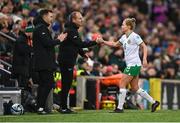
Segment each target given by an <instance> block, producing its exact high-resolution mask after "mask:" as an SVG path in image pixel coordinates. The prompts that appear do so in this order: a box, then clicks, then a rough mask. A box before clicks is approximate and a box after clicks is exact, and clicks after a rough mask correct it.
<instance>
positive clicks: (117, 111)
mask: <svg viewBox="0 0 180 123" xmlns="http://www.w3.org/2000/svg"><path fill="white" fill-rule="evenodd" d="M110 113H124V110H123V109H118V108H116V109H114V111H113V112H110Z"/></svg>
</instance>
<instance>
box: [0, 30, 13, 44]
mask: <svg viewBox="0 0 180 123" xmlns="http://www.w3.org/2000/svg"><path fill="white" fill-rule="evenodd" d="M0 35H2V36H3V37H5V38H7V39H10V40H11V41H13V42H15V41H16V39H15V38H13V37H11V36H9V35H7V34H6V33H4V32H1V31H0Z"/></svg>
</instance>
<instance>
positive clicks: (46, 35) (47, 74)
mask: <svg viewBox="0 0 180 123" xmlns="http://www.w3.org/2000/svg"><path fill="white" fill-rule="evenodd" d="M52 21H53V12H52V11H51V10H47V9H43V10H41V11H40V13H39V16H38V17H37V18H36V19H35V20H34V25H35V29H34V31H33V49H34V60H35V61H34V62H35V63H34V65H35V66H34V69H35V70H36V71H37V73H38V78H39V82H38V84H39V87H38V97H37V103H38V113H39V114H46V113H47V111H45V103H46V99H47V97H48V94H49V92H50V90H51V89H52V88H53V81H54V80H53V71H54V69H55V50H54V46H55V45H59V44H61V41H63V40H64V39H65V38H66V36H67V34H60V35H59V36H58V37H57V39H55V40H53V39H52V37H51V33H50V31H49V29H48V27H49V26H50V24H51V23H52Z"/></svg>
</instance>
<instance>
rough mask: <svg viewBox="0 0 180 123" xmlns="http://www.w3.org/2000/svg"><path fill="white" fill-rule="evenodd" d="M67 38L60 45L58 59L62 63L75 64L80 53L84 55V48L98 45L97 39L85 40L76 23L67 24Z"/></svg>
mask: <svg viewBox="0 0 180 123" xmlns="http://www.w3.org/2000/svg"><path fill="white" fill-rule="evenodd" d="M65 32H67V34H68V35H67V38H66V39H65V41H63V42H62V43H61V45H60V46H59V57H58V61H59V63H60V64H67V65H68V66H69V65H70V66H74V65H75V63H76V58H77V56H78V54H80V55H81V56H84V51H83V50H82V48H87V47H91V46H94V45H96V44H97V43H96V42H95V41H90V42H83V41H82V40H81V38H80V36H79V33H78V27H77V26H76V25H75V24H74V23H69V24H66V31H65Z"/></svg>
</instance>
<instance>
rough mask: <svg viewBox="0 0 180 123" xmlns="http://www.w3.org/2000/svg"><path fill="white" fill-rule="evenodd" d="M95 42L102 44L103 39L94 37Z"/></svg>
mask: <svg viewBox="0 0 180 123" xmlns="http://www.w3.org/2000/svg"><path fill="white" fill-rule="evenodd" d="M96 43H98V44H103V43H104V40H103V39H102V37H98V38H97V39H96Z"/></svg>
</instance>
